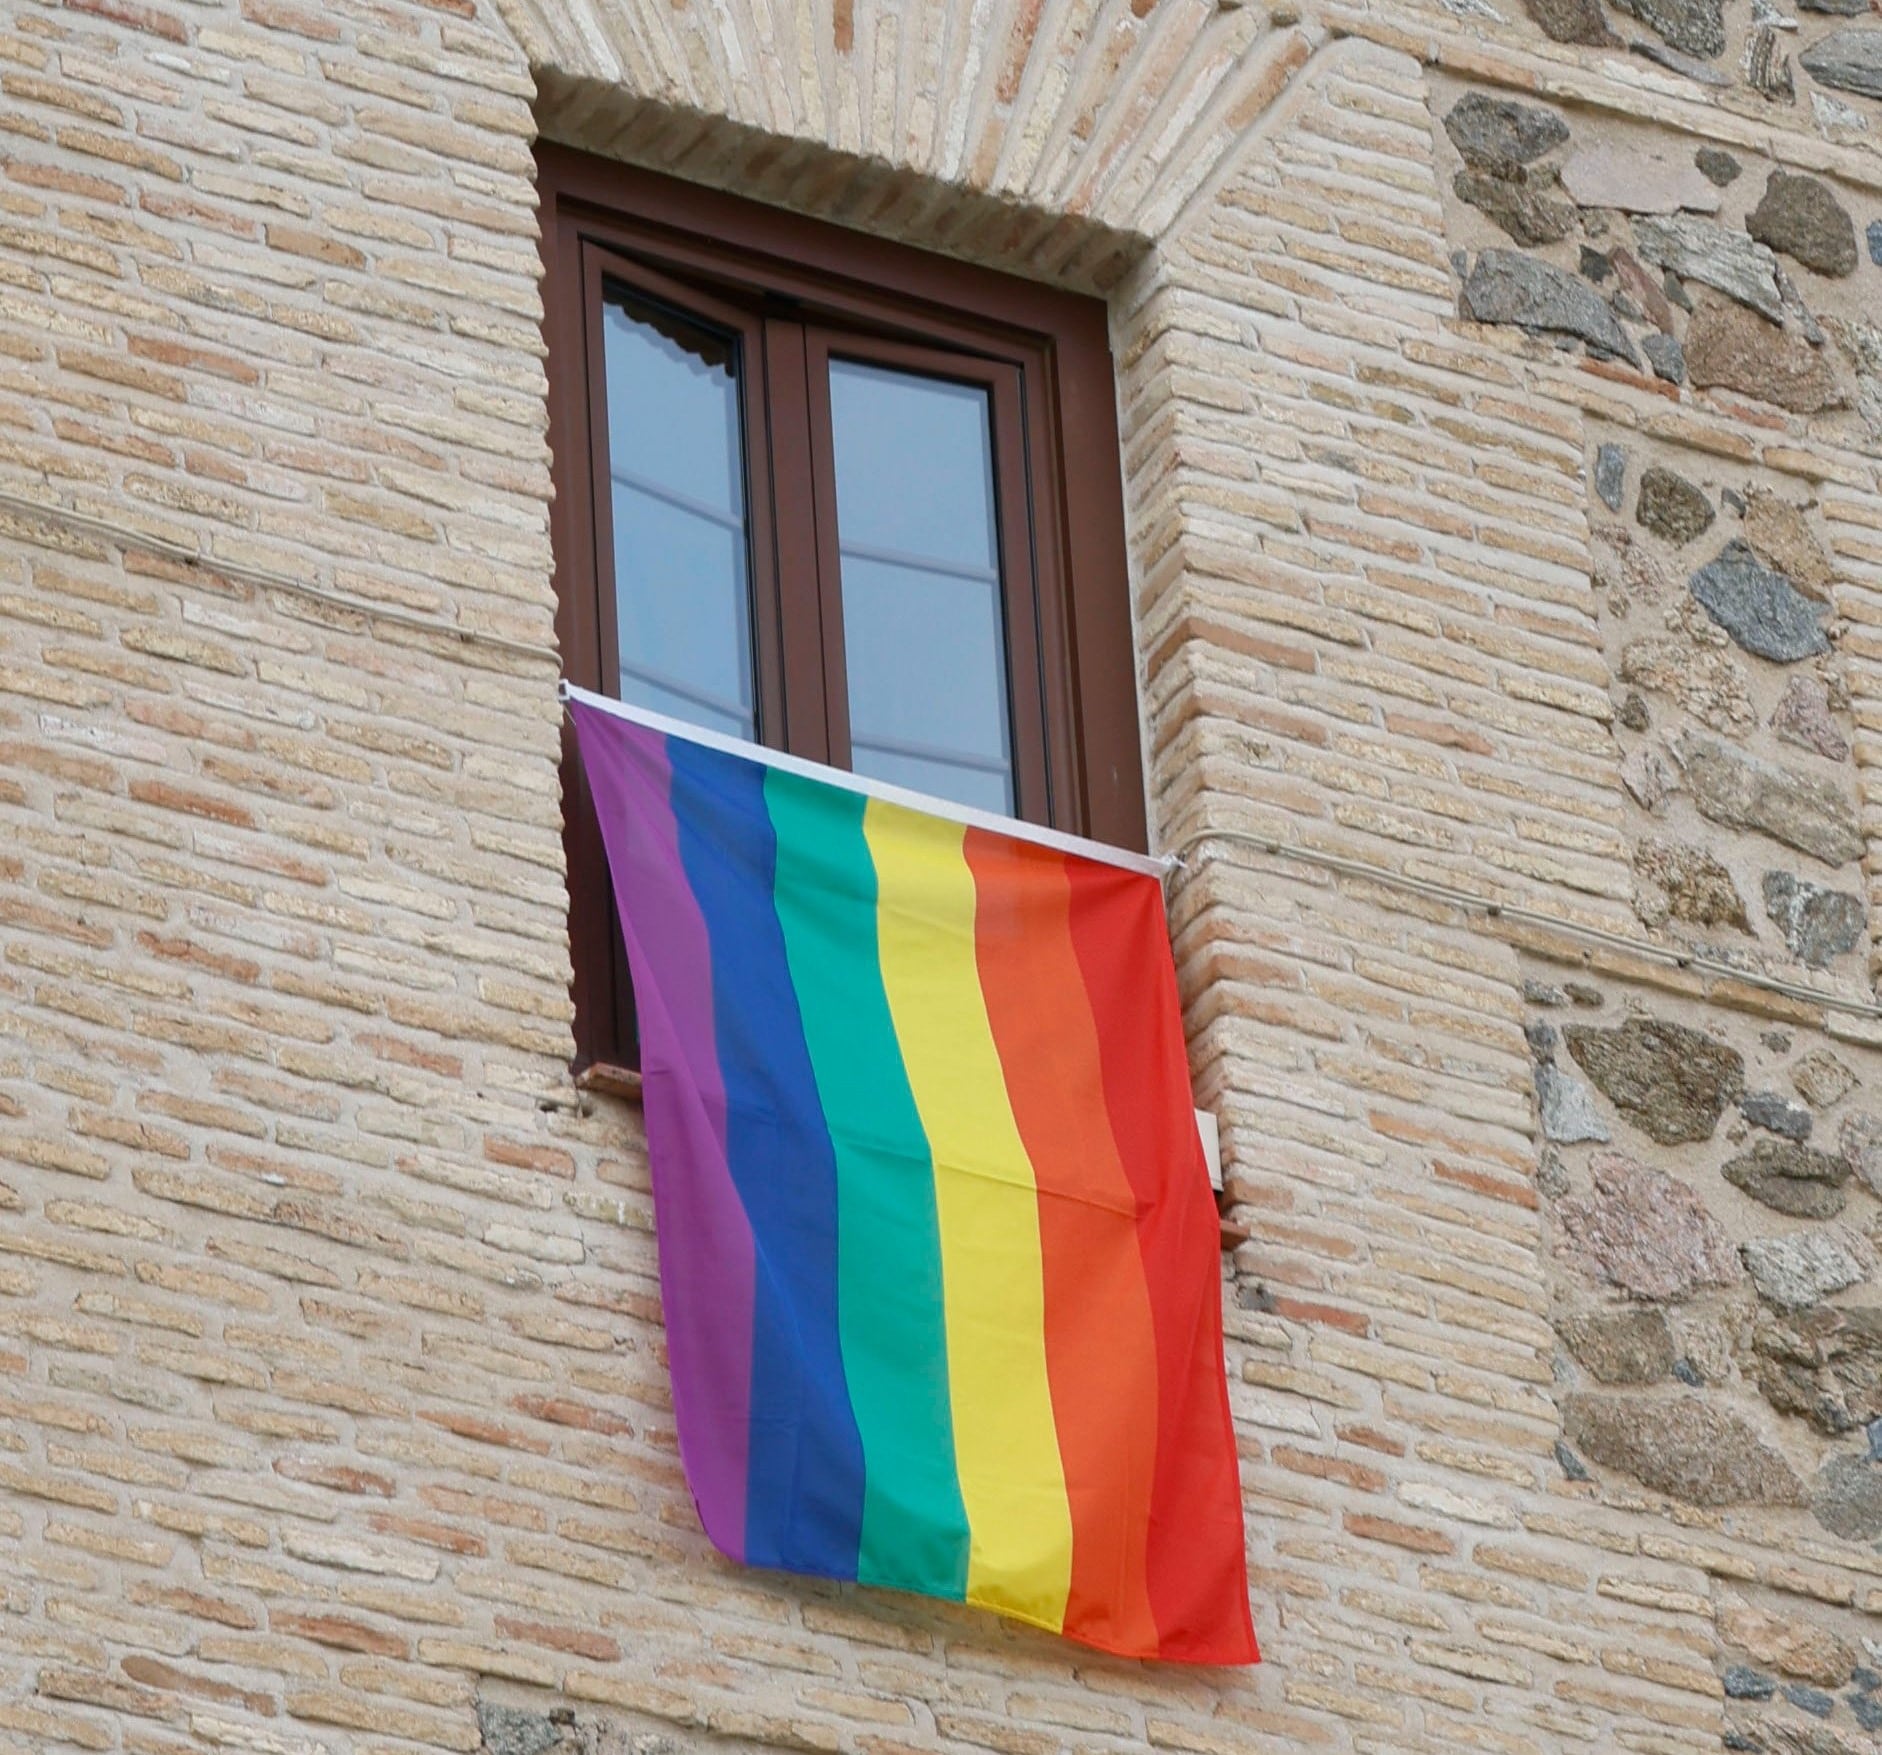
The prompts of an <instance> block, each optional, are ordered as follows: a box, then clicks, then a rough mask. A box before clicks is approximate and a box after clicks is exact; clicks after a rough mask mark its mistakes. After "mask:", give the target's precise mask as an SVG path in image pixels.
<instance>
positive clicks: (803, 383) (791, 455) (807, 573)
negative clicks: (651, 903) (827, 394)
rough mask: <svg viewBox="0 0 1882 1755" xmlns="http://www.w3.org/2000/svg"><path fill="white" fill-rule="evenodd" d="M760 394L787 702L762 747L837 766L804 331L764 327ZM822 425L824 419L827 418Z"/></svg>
mask: <svg viewBox="0 0 1882 1755" xmlns="http://www.w3.org/2000/svg"><path fill="white" fill-rule="evenodd" d="M765 395H766V411H767V416H768V420H767V426H768V430H769V436H770V450H771V471H772V473H771V494H772V497H771V510H772V519H773V527H774V529H775V530H776V533H777V557H778V564H777V589H776V591H775V592H774V593H773V594H772V598H771V608H772V613H773V614H775V615H776V616H777V618H778V623H779V648H780V651H781V653H782V662H783V681H784V700H783V705H782V712H781V713H777V714H776V716H775V717H774V718H773V719H772V721H771V726H772V727H774V729H767V731H766V741H767V742H770V743H774V744H777V745H779V746H780V747H783V748H786V749H789V750H791V751H792V752H793V753H794V754H797V755H800V756H804V757H807V758H808V759H809V760H811V761H814V762H836V763H839V764H841V763H842V762H843V761H844V760H845V758H846V756H847V751H848V745H847V742H846V741H838V740H835V739H833V738H832V736H831V725H830V701H831V699H832V698H833V697H834V696H835V695H836V693H837V691H838V690H839V689H840V686H841V678H840V676H839V677H837V678H834V679H833V678H832V677H830V676H829V675H828V674H827V673H826V668H825V644H826V639H825V629H824V625H823V614H822V581H821V578H820V574H821V571H822V564H821V561H820V552H821V549H822V546H823V545H822V543H821V541H820V536H821V534H822V532H821V515H820V509H819V501H818V492H817V484H816V479H815V478H816V470H815V465H814V461H813V452H814V448H815V441H814V438H813V435H812V415H811V406H810V405H811V397H810V389H809V380H808V378H807V375H806V364H805V331H804V325H803V324H802V323H799V322H797V321H795V320H793V319H790V318H783V317H768V318H766V320H765ZM826 420H827V416H826Z"/></svg>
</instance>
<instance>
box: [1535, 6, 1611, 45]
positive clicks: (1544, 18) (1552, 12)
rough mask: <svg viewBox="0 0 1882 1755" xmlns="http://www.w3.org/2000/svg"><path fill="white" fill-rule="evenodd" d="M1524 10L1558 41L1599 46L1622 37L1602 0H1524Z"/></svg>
mask: <svg viewBox="0 0 1882 1755" xmlns="http://www.w3.org/2000/svg"><path fill="white" fill-rule="evenodd" d="M1523 10H1524V11H1525V12H1527V13H1528V14H1529V16H1530V17H1531V18H1533V19H1534V20H1535V21H1536V23H1537V24H1539V25H1541V26H1542V28H1543V30H1544V31H1545V32H1546V33H1547V34H1548V35H1549V36H1551V37H1553V38H1554V39H1555V41H1556V42H1558V43H1587V44H1590V45H1592V46H1597V47H1598V46H1600V45H1602V44H1605V43H1614V42H1618V41H1619V40H1620V39H1619V38H1618V37H1616V36H1615V34H1614V32H1613V31H1612V30H1610V29H1609V28H1608V20H1607V14H1606V13H1605V12H1603V11H1602V9H1601V4H1600V0H1523Z"/></svg>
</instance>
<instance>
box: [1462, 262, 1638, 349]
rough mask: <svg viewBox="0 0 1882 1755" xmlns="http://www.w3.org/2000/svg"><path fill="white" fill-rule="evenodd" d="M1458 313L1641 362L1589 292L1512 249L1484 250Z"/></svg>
mask: <svg viewBox="0 0 1882 1755" xmlns="http://www.w3.org/2000/svg"><path fill="white" fill-rule="evenodd" d="M1459 308H1460V309H1461V311H1462V313H1463V315H1464V316H1465V317H1467V318H1469V319H1470V320H1471V321H1472V322H1476V323H1500V324H1512V325H1514V326H1515V327H1517V328H1520V329H1527V330H1531V331H1537V332H1546V333H1549V334H1554V335H1572V336H1574V337H1576V338H1577V339H1579V340H1581V341H1584V342H1586V343H1587V345H1588V347H1589V349H1590V350H1591V351H1592V352H1594V353H1596V354H1600V355H1605V356H1607V357H1610V358H1614V359H1624V360H1626V361H1627V362H1628V364H1629V365H1638V364H1639V363H1640V359H1639V356H1638V355H1637V354H1636V353H1635V352H1634V348H1633V343H1631V342H1630V341H1629V340H1628V339H1627V335H1626V332H1625V331H1624V330H1623V329H1622V328H1621V326H1620V324H1619V323H1618V322H1617V321H1616V320H1615V316H1614V313H1613V312H1612V311H1610V310H1609V309H1608V307H1607V306H1606V304H1604V303H1603V302H1602V300H1601V299H1600V298H1599V297H1597V296H1596V294H1595V293H1594V292H1593V291H1592V290H1591V289H1590V288H1588V287H1587V286H1585V285H1583V283H1582V282H1581V281H1579V280H1577V279H1576V278H1575V277H1574V276H1573V275H1571V274H1564V273H1563V272H1562V270H1561V269H1559V268H1553V267H1551V266H1550V265H1549V264H1548V263H1546V262H1539V261H1537V260H1536V259H1535V258H1534V257H1532V256H1523V255H1519V254H1518V253H1517V252H1516V251H1514V250H1485V251H1483V252H1482V253H1481V254H1480V255H1479V256H1478V257H1477V261H1476V265H1475V266H1474V267H1473V268H1472V269H1471V271H1470V278H1469V279H1468V280H1467V281H1465V283H1464V292H1463V297H1462V300H1461V302H1460V307H1459Z"/></svg>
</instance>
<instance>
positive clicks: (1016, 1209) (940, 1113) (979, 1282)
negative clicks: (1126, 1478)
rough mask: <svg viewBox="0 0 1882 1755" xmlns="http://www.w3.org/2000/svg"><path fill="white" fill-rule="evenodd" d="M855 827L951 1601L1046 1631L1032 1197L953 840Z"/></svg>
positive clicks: (1048, 1504)
mask: <svg viewBox="0 0 1882 1755" xmlns="http://www.w3.org/2000/svg"><path fill="white" fill-rule="evenodd" d="M863 828H864V834H865V836H866V837H867V839H868V842H869V852H870V856H871V858H873V859H874V861H875V866H876V879H877V885H878V903H877V920H878V927H879V930H880V934H881V955H882V979H883V985H884V987H885V988H886V989H887V991H888V996H889V1012H890V1015H891V1016H892V1017H893V1018H894V1020H895V1033H896V1037H897V1039H898V1040H899V1042H900V1044H901V1049H902V1060H903V1064H904V1065H905V1066H906V1068H907V1070H908V1082H909V1085H910V1087H911V1088H912V1089H913V1091H914V1093H915V1106H916V1108H917V1109H919V1110H920V1111H921V1122H922V1127H923V1128H924V1129H925V1130H926V1132H927V1135H928V1144H929V1147H930V1149H931V1151H932V1152H933V1154H934V1180H935V1204H936V1207H937V1208H938V1210H939V1215H940V1222H941V1282H942V1289H943V1294H944V1297H945V1299H946V1321H947V1345H948V1393H949V1401H950V1403H951V1404H952V1408H953V1413H954V1453H955V1460H956V1464H957V1466H958V1469H959V1473H960V1483H961V1497H962V1499H963V1500H964V1501H965V1502H966V1506H967V1522H968V1528H969V1531H970V1538H969V1543H970V1545H969V1550H968V1560H967V1600H968V1601H969V1602H970V1603H978V1604H980V1605H981V1606H982V1607H985V1608H990V1609H999V1610H1001V1611H1003V1612H1004V1613H1006V1614H1009V1615H1015V1616H1018V1617H1020V1618H1021V1619H1023V1620H1027V1621H1031V1622H1034V1623H1035V1624H1037V1625H1039V1626H1042V1627H1049V1628H1051V1629H1053V1630H1054V1631H1057V1630H1058V1628H1059V1627H1061V1626H1062V1625H1063V1624H1064V1620H1065V1599H1066V1595H1067V1593H1068V1592H1069V1590H1070V1589H1071V1577H1072V1517H1071V1510H1070V1508H1069V1506H1068V1505H1067V1503H1066V1497H1065V1473H1064V1470H1063V1468H1062V1466H1061V1464H1060V1461H1059V1440H1058V1432H1057V1429H1056V1428H1055V1426H1054V1424H1053V1419H1052V1392H1051V1388H1050V1386H1049V1384H1048V1381H1047V1378H1046V1330H1045V1321H1046V1314H1045V1281H1044V1275H1043V1272H1042V1269H1041V1266H1040V1252H1039V1199H1038V1192H1037V1189H1036V1186H1035V1184H1034V1182H1033V1171H1032V1163H1031V1161H1030V1160H1029V1159H1028V1158H1027V1156H1026V1148H1025V1146H1024V1145H1023V1144H1022V1143H1021V1141H1020V1136H1019V1128H1018V1125H1017V1124H1016V1123H1015V1122H1014V1120H1013V1110H1012V1105H1011V1104H1010V1103H1009V1102H1008V1100H1007V1094H1006V1077H1005V1075H1004V1073H1002V1071H1001V1070H1000V1057H999V1053H998V1050H997V1049H996V1048H995V1047H994V1042H993V1028H992V1026H991V1024H989V1023H988V1021H987V1006H986V1001H985V999H984V998H983V997H982V995H981V991H980V971H979V968H978V965H977V964H976V962H975V960H974V876H973V873H972V872H971V871H970V870H969V869H968V866H967V860H966V857H965V855H964V853H963V851H962V841H963V838H964V836H965V833H966V831H965V830H964V829H962V828H961V826H960V825H959V824H957V823H949V822H946V821H943V820H942V819H941V818H939V817H929V816H923V815H920V814H918V813H916V812H914V811H908V810H904V809H902V808H901V807H900V806H898V805H892V804H885V803H883V802H882V801H881V800H880V799H873V798H872V799H871V800H870V801H869V807H868V810H867V813H866V814H865V816H864V819H863Z"/></svg>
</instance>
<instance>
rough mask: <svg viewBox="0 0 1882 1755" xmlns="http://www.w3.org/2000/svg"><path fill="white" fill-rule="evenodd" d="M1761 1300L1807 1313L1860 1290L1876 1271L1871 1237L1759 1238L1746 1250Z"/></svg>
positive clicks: (1822, 1234) (1802, 1234)
mask: <svg viewBox="0 0 1882 1755" xmlns="http://www.w3.org/2000/svg"><path fill="white" fill-rule="evenodd" d="M1742 1254H1743V1256H1744V1260H1745V1267H1746V1269H1747V1271H1748V1272H1749V1273H1750V1275H1751V1280H1752V1284H1753V1285H1755V1286H1756V1287H1757V1288H1758V1293H1759V1296H1761V1297H1762V1298H1764V1299H1765V1300H1766V1301H1767V1302H1768V1303H1770V1304H1773V1305H1775V1306H1776V1307H1777V1308H1778V1309H1779V1310H1805V1309H1808V1308H1809V1307H1810V1306H1811V1305H1812V1304H1817V1303H1821V1302H1822V1300H1823V1299H1825V1298H1828V1297H1830V1296H1832V1295H1833V1294H1835V1293H1837V1292H1844V1291H1847V1290H1848V1289H1849V1288H1850V1287H1851V1286H1859V1285H1861V1284H1862V1282H1863V1281H1864V1280H1866V1279H1867V1278H1868V1277H1869V1274H1870V1272H1871V1270H1872V1269H1873V1268H1874V1267H1875V1251H1874V1250H1873V1249H1872V1248H1871V1247H1870V1245H1869V1242H1868V1240H1867V1239H1866V1238H1864V1237H1862V1236H1861V1235H1860V1234H1859V1233H1857V1232H1854V1231H1848V1230H1837V1231H1802V1232H1798V1233H1796V1234H1795V1235H1792V1236H1787V1237H1759V1238H1755V1239H1754V1240H1753V1241H1752V1242H1750V1243H1747V1244H1746V1245H1745V1246H1744V1249H1743V1251H1742Z"/></svg>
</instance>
